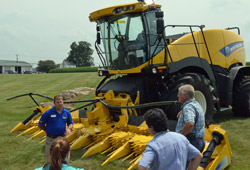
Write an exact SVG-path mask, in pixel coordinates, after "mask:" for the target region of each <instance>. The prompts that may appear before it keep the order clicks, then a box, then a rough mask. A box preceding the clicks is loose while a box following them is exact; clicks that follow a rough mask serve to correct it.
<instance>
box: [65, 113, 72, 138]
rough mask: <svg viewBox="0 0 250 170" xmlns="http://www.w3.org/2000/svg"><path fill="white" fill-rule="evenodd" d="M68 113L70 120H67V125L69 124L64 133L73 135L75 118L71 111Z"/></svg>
mask: <svg viewBox="0 0 250 170" xmlns="http://www.w3.org/2000/svg"><path fill="white" fill-rule="evenodd" d="M67 112H68V113H67V114H68V120H67V125H68V128H67V129H66V131H65V133H64V135H65V136H67V135H71V134H72V129H73V120H72V117H71V114H70V112H69V111H67Z"/></svg>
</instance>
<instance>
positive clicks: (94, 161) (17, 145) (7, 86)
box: [0, 73, 250, 170]
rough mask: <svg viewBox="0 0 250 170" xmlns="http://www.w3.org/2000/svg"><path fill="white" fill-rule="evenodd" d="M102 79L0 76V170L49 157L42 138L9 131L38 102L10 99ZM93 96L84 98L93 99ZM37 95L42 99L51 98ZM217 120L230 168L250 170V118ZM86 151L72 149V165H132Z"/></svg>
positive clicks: (28, 166)
mask: <svg viewBox="0 0 250 170" xmlns="http://www.w3.org/2000/svg"><path fill="white" fill-rule="evenodd" d="M100 80H101V78H99V77H98V76H97V74H96V73H64V74H30V75H29V74H27V75H0V108H1V110H0V129H1V130H0V135H1V138H0V147H1V149H0V170H19V169H20V170H23V169H27V170H30V169H34V168H37V167H40V166H42V165H43V164H44V160H45V156H44V154H45V152H44V144H38V142H40V139H34V140H31V141H27V139H28V138H29V137H30V136H29V135H27V136H21V137H16V135H18V134H19V132H15V133H9V131H10V130H11V129H12V128H13V127H14V126H15V125H16V124H17V123H19V122H22V121H23V120H24V119H25V118H26V117H27V116H28V115H30V114H31V113H32V111H33V109H34V108H35V104H34V103H33V102H32V100H31V99H30V98H29V97H28V96H26V97H22V98H17V99H13V100H10V101H7V100H6V99H7V98H9V97H13V96H15V95H20V94H24V93H29V92H33V93H40V94H43V95H46V96H49V97H53V96H54V95H57V94H59V93H60V92H61V91H62V90H68V89H73V88H77V87H85V86H88V87H95V86H96V85H97V84H98V82H100ZM93 95H94V94H90V95H89V96H86V97H80V99H92V98H93ZM35 98H36V99H37V101H38V102H44V101H48V100H46V99H42V98H40V97H35ZM78 106H79V104H78ZM215 120H216V124H220V125H221V126H222V128H223V129H225V130H226V131H227V133H228V136H229V140H230V144H231V148H232V151H233V157H232V161H233V162H232V164H231V166H230V167H229V168H227V170H248V169H250V161H249V160H250V146H249V143H250V142H249V141H250V128H249V125H250V118H238V117H234V116H233V114H232V112H231V111H225V112H222V113H220V114H217V115H216V117H215ZM85 151H86V150H83V149H79V150H76V151H72V152H71V162H70V164H71V165H73V166H75V167H79V168H84V169H85V170H96V169H97V170H98V169H100V170H101V169H102V170H110V169H119V170H125V169H127V168H128V167H129V163H128V162H129V161H125V162H122V161H121V160H118V161H114V162H112V163H109V164H108V165H105V166H103V167H102V166H101V163H102V162H104V161H105V160H106V159H107V155H101V154H97V155H94V156H91V157H89V158H86V159H81V158H80V157H81V156H82V155H83V153H84V152H85Z"/></svg>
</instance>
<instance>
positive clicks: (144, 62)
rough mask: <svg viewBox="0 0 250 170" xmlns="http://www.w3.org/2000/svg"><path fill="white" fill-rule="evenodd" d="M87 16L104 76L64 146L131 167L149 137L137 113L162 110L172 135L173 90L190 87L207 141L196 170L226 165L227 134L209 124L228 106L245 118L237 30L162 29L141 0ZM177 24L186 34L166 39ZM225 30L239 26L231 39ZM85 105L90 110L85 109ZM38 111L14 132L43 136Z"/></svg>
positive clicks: (155, 9)
mask: <svg viewBox="0 0 250 170" xmlns="http://www.w3.org/2000/svg"><path fill="white" fill-rule="evenodd" d="M89 19H90V21H91V22H96V23H97V26H96V30H97V40H96V43H95V47H96V51H97V53H98V55H99V56H100V60H101V62H102V64H103V66H102V67H100V68H99V69H98V75H99V76H104V79H103V80H102V81H101V82H100V84H99V85H98V86H97V89H96V92H95V98H94V100H89V101H82V102H87V104H85V105H84V106H82V107H79V108H76V109H74V110H72V112H71V114H72V118H73V121H74V130H73V134H72V135H70V136H67V139H68V140H69V141H70V143H71V149H72V150H74V149H79V148H86V149H87V148H88V150H87V151H86V152H85V153H84V154H83V155H82V158H85V157H88V156H92V155H94V154H97V153H109V154H108V156H109V158H108V159H107V160H106V161H105V162H103V164H102V165H105V164H107V163H109V162H111V161H114V160H116V159H119V158H123V160H126V159H131V166H130V167H129V168H128V169H133V168H137V165H138V160H139V159H140V157H141V154H142V153H143V151H144V149H145V146H146V144H147V143H148V142H149V141H150V140H151V139H152V137H153V136H151V135H150V134H149V132H148V130H147V126H146V124H145V123H144V121H143V114H144V113H145V112H146V111H147V110H148V109H149V108H152V107H160V108H162V109H163V110H164V111H165V113H166V114H167V117H168V119H169V129H170V130H174V129H175V121H176V114H177V113H178V112H179V109H180V105H179V104H178V103H177V102H175V101H176V100H177V92H178V87H180V86H181V85H184V84H191V85H193V86H194V88H195V98H196V100H197V101H198V102H199V103H200V104H201V106H202V108H203V110H204V113H205V118H206V123H207V127H206V132H205V138H204V139H205V140H206V141H207V143H206V147H205V149H204V151H203V155H204V157H203V159H202V162H201V164H200V167H199V168H198V169H199V170H202V169H204V170H215V169H225V168H226V167H227V166H229V165H230V164H231V159H232V152H231V148H230V144H229V141H228V137H227V134H226V132H225V130H223V129H221V128H220V126H219V125H213V124H211V123H213V122H214V117H213V116H214V114H215V113H218V112H219V111H220V110H221V109H224V108H230V107H232V110H233V112H234V114H235V115H238V116H239V115H240V116H250V109H249V108H250V104H249V96H250V83H249V82H250V79H249V75H250V67H247V66H245V47H244V41H243V39H242V38H241V36H240V35H239V29H238V28H237V27H235V28H228V29H208V30H205V29H204V28H205V26H204V25H167V26H165V25H164V20H163V12H162V11H161V5H158V4H146V3H145V2H144V1H138V2H135V3H129V4H122V5H115V6H111V7H108V8H104V9H100V10H97V11H95V12H93V13H91V14H90V16H89ZM177 27H181V28H187V29H188V32H185V33H180V34H175V35H166V34H167V33H168V31H167V29H170V28H177ZM232 29H238V32H237V33H238V34H237V33H235V32H233V31H232ZM197 30H198V31H197ZM101 44H102V45H103V48H104V49H102V48H101ZM114 75H116V76H114ZM239 99H241V100H239ZM89 105H93V108H92V109H91V110H87V109H85V108H86V107H87V106H89ZM37 108H38V110H39V111H40V112H39V114H37V115H36V116H34V117H33V116H32V117H31V118H30V119H29V121H28V122H26V124H27V126H26V125H25V126H22V128H21V129H26V132H25V133H24V132H23V134H28V133H29V134H31V133H33V134H34V137H32V139H33V138H35V137H42V136H44V135H45V134H44V133H43V132H41V131H40V130H39V129H37V127H36V126H37V122H36V121H37V120H38V119H39V116H40V115H41V114H42V113H44V111H45V110H47V109H48V108H41V107H40V106H38V107H37ZM82 108H84V109H83V110H79V109H82ZM36 112H37V111H36ZM28 125H29V126H28ZM21 129H20V130H21ZM13 131H14V130H13ZM13 131H12V132H13ZM23 134H22V135H23Z"/></svg>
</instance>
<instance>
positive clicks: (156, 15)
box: [155, 11, 164, 18]
mask: <svg viewBox="0 0 250 170" xmlns="http://www.w3.org/2000/svg"><path fill="white" fill-rule="evenodd" d="M163 16H164V14H163V11H158V12H155V17H156V18H163Z"/></svg>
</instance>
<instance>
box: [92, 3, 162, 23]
mask: <svg viewBox="0 0 250 170" xmlns="http://www.w3.org/2000/svg"><path fill="white" fill-rule="evenodd" d="M154 6H156V7H161V5H154ZM149 7H150V5H148V4H145V3H143V2H136V3H128V4H122V5H115V6H111V7H108V8H103V9H100V10H97V11H95V12H92V13H91V14H90V15H89V20H90V21H91V22H96V21H97V20H98V19H100V18H102V17H104V16H110V15H121V14H126V13H136V12H142V11H145V10H147V9H148V8H149Z"/></svg>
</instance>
